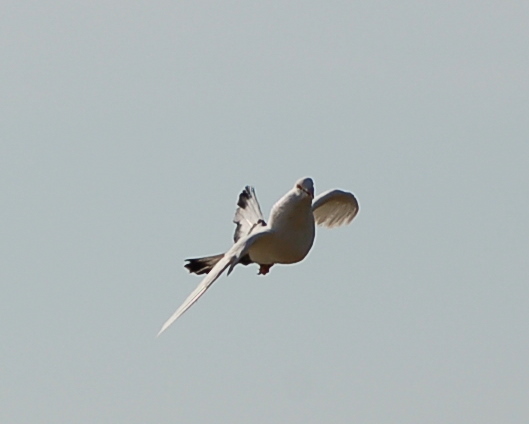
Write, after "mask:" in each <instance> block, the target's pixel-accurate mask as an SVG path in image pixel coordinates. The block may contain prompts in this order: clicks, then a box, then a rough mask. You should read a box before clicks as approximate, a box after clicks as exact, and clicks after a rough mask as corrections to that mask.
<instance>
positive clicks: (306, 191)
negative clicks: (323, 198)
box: [296, 184, 314, 199]
mask: <svg viewBox="0 0 529 424" xmlns="http://www.w3.org/2000/svg"><path fill="white" fill-rule="evenodd" d="M296 187H297V188H299V189H300V190H301V191H302V192H304V193H306V194H307V196H309V197H310V198H311V199H314V193H312V192H310V191H308V190H307V189H305V188H303V187H301V185H299V184H298V185H297V186H296Z"/></svg>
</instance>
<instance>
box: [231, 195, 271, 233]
mask: <svg viewBox="0 0 529 424" xmlns="http://www.w3.org/2000/svg"><path fill="white" fill-rule="evenodd" d="M233 222H234V223H235V224H236V225H237V228H235V234H234V235H233V240H234V241H237V240H239V239H240V238H241V237H244V236H247V235H248V234H250V233H251V232H252V230H253V229H254V228H255V227H256V226H257V224H260V225H259V226H261V225H266V223H265V220H264V218H263V213H262V212H261V207H260V206H259V202H258V201H257V196H256V195H255V190H254V188H253V187H250V186H246V187H245V188H244V190H243V191H242V193H241V194H239V200H238V202H237V210H236V211H235V217H234V218H233Z"/></svg>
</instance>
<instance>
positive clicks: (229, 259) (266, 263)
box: [158, 178, 358, 336]
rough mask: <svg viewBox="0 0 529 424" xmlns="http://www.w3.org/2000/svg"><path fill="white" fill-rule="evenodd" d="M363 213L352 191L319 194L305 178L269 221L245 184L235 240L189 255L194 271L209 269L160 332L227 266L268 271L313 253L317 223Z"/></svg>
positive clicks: (337, 221)
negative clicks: (217, 250) (221, 248)
mask: <svg viewBox="0 0 529 424" xmlns="http://www.w3.org/2000/svg"><path fill="white" fill-rule="evenodd" d="M357 213H358V202H357V200H356V198H355V197H354V195H353V194H352V193H349V192H346V191H342V190H328V191H326V192H323V193H321V194H320V195H319V196H317V197H316V198H314V183H313V181H312V179H311V178H301V179H299V180H298V181H296V183H295V184H294V187H293V188H292V189H291V190H290V191H289V192H287V193H286V194H285V195H284V196H283V197H282V198H281V199H279V200H278V201H277V202H276V204H275V205H274V206H273V207H272V210H271V212H270V218H269V219H268V223H267V222H266V221H265V220H264V218H263V214H262V212H261V207H260V206H259V202H258V201H257V197H256V195H255V191H254V189H253V187H250V186H246V187H245V188H244V190H243V191H242V193H241V194H240V195H239V200H238V202H237V209H236V211H235V217H234V219H233V222H234V223H235V224H236V229H235V234H234V237H233V238H234V244H233V246H232V247H231V248H230V249H229V250H228V251H227V252H226V253H221V254H219V255H213V256H206V257H203V258H196V259H186V261H187V264H186V265H185V267H186V268H187V269H188V270H189V272H191V273H195V274H198V275H202V274H206V276H205V277H204V279H203V280H202V281H201V283H200V284H199V285H198V286H197V287H196V289H195V290H193V292H192V293H191V294H190V295H189V296H188V298H187V299H186V300H185V301H184V303H182V305H181V306H180V307H179V308H178V309H177V310H176V312H175V313H174V314H173V315H172V316H171V317H170V318H169V319H168V320H167V321H166V322H165V324H164V325H163V326H162V328H161V330H160V331H159V332H158V336H159V335H160V334H162V333H163V332H164V331H165V330H167V328H168V327H169V326H170V325H171V324H172V323H173V322H175V321H176V320H177V319H178V318H179V317H180V316H181V315H182V314H183V313H184V312H185V311H187V310H188V309H189V308H190V307H191V306H192V305H193V304H194V303H195V302H196V301H197V300H198V299H199V298H200V296H202V295H203V294H204V293H205V292H206V290H207V289H208V288H209V287H210V286H211V285H212V284H213V283H214V282H215V281H216V280H217V279H218V278H219V277H220V276H221V275H222V273H223V272H224V271H225V270H226V269H227V270H228V275H229V274H230V273H231V272H232V271H233V268H234V267H235V265H237V264H242V265H249V264H252V263H256V264H257V265H259V274H262V275H266V274H267V273H268V272H269V271H270V268H271V267H272V266H273V265H274V264H293V263H296V262H300V261H301V260H303V259H304V258H305V256H307V254H308V253H309V251H310V249H311V247H312V244H313V242H314V236H315V232H316V230H315V226H316V224H317V225H320V226H324V227H328V228H333V227H339V226H341V225H345V224H349V223H350V222H351V221H352V220H353V218H354V217H355V216H356V214H357Z"/></svg>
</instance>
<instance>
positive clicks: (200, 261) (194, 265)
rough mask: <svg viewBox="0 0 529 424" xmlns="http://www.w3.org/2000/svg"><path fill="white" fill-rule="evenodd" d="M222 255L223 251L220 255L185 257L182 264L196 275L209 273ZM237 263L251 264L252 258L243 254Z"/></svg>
mask: <svg viewBox="0 0 529 424" xmlns="http://www.w3.org/2000/svg"><path fill="white" fill-rule="evenodd" d="M223 257H224V253H221V254H220V255H213V256H206V257H205V258H196V259H186V261H187V264H185V265H184V266H185V267H186V268H187V270H188V271H189V272H191V273H195V274H197V275H201V274H209V271H211V269H212V268H213V267H214V266H215V265H217V262H218V261H220V260H221V259H222V258H223ZM239 263H240V264H241V265H250V264H253V262H252V260H251V259H250V255H244V256H243V257H242V258H241V259H239Z"/></svg>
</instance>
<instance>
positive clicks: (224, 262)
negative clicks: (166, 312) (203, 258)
mask: <svg viewBox="0 0 529 424" xmlns="http://www.w3.org/2000/svg"><path fill="white" fill-rule="evenodd" d="M269 232H270V230H268V229H263V230H261V231H259V232H255V233H253V234H251V235H249V236H247V237H242V238H241V239H239V241H237V243H235V244H234V245H233V246H232V247H231V249H230V250H228V251H227V252H226V254H225V255H224V257H223V258H222V259H221V260H219V261H218V262H217V264H216V265H215V266H214V267H213V268H212V269H211V271H210V272H209V273H208V275H206V276H205V277H204V279H203V280H202V282H201V283H200V284H199V285H198V286H197V288H196V289H195V290H193V291H192V292H191V294H190V295H189V296H188V297H187V299H186V300H185V301H184V303H182V305H180V307H179V308H178V309H177V310H176V312H175V313H174V314H173V315H171V317H170V318H169V319H168V320H167V321H166V322H165V324H164V325H162V328H161V329H160V331H159V332H158V334H157V336H156V337H158V336H159V335H160V334H162V333H163V332H164V331H165V330H167V328H169V326H170V325H171V324H172V323H173V322H175V321H176V320H177V319H178V318H180V316H182V314H183V313H184V312H185V311H187V310H188V309H189V308H190V307H191V306H193V304H194V303H195V302H196V301H197V300H198V299H199V298H200V297H201V296H202V295H203V294H204V293H205V292H206V290H207V289H209V287H210V286H211V285H212V284H213V283H214V282H215V281H216V280H217V279H218V278H219V277H220V276H221V275H222V273H223V272H224V271H225V270H226V268H228V267H229V269H228V275H229V274H230V273H231V271H232V270H233V268H234V267H235V265H237V264H238V263H239V260H240V259H241V258H242V257H243V256H244V255H246V253H247V252H248V249H249V248H250V246H251V245H252V244H253V243H254V242H255V241H256V240H257V239H259V238H261V237H263V236H265V235H267V234H269Z"/></svg>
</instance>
